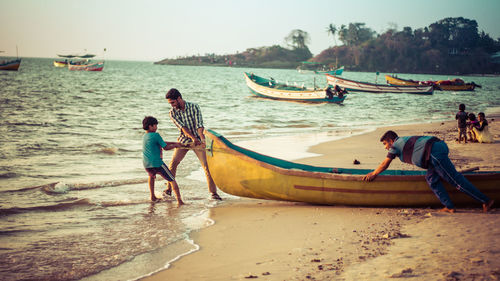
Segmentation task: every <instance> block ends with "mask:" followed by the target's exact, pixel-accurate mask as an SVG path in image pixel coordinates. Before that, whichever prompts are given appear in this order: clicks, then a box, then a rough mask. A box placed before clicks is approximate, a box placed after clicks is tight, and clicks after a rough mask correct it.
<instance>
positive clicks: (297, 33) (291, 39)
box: [285, 29, 311, 49]
mask: <svg viewBox="0 0 500 281" xmlns="http://www.w3.org/2000/svg"><path fill="white" fill-rule="evenodd" d="M310 41H311V38H310V37H309V33H307V32H306V31H303V30H300V29H294V30H292V31H291V32H290V34H288V36H287V37H285V42H286V43H287V44H288V45H289V46H291V47H293V48H295V49H306V48H307V45H306V44H309V42H310Z"/></svg>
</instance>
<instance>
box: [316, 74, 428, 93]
mask: <svg viewBox="0 0 500 281" xmlns="http://www.w3.org/2000/svg"><path fill="white" fill-rule="evenodd" d="M326 80H327V81H328V84H330V85H333V86H335V85H338V86H339V87H341V88H343V89H346V90H347V91H353V92H367V93H408V94H422V95H432V93H433V92H434V87H433V86H427V85H418V86H394V85H384V84H374V83H367V82H360V81H354V80H348V79H344V78H340V77H338V76H333V75H330V74H326Z"/></svg>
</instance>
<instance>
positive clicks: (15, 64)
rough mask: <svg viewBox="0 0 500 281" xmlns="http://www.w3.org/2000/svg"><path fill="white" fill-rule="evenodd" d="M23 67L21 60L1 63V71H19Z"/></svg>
mask: <svg viewBox="0 0 500 281" xmlns="http://www.w3.org/2000/svg"><path fill="white" fill-rule="evenodd" d="M19 66H21V59H20V58H17V59H15V60H4V61H0V70H10V71H18V70H19Z"/></svg>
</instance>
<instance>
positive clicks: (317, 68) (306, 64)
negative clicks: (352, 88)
mask: <svg viewBox="0 0 500 281" xmlns="http://www.w3.org/2000/svg"><path fill="white" fill-rule="evenodd" d="M326 69H328V70H326ZM297 71H298V72H299V73H314V74H331V75H342V72H344V66H341V67H339V68H333V67H329V66H326V65H324V64H322V63H319V62H313V61H303V62H302V65H300V66H298V67H297Z"/></svg>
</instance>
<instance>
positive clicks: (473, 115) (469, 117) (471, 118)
mask: <svg viewBox="0 0 500 281" xmlns="http://www.w3.org/2000/svg"><path fill="white" fill-rule="evenodd" d="M467 118H468V119H469V120H470V121H474V120H476V115H475V114H474V113H472V112H471V113H469V116H467Z"/></svg>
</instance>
